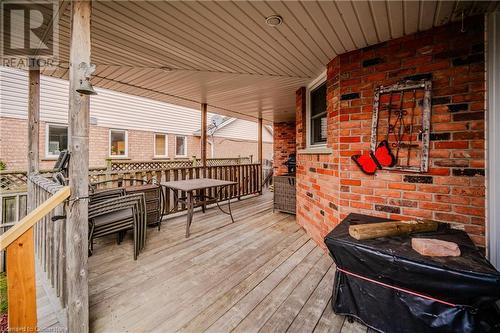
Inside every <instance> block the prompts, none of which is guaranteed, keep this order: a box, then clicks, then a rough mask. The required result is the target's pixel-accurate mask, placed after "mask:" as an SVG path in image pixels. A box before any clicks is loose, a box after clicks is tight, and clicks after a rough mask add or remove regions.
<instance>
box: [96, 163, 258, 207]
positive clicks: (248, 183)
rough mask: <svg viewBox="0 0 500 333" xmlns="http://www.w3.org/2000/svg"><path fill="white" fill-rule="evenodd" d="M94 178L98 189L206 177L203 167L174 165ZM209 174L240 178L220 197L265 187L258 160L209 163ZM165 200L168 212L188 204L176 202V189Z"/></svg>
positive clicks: (214, 176) (115, 172) (211, 192)
mask: <svg viewBox="0 0 500 333" xmlns="http://www.w3.org/2000/svg"><path fill="white" fill-rule="evenodd" d="M89 177H90V182H91V183H93V184H95V185H94V188H95V189H104V188H111V187H116V186H119V187H121V186H131V185H137V184H140V183H143V182H148V183H156V184H159V183H162V182H166V181H171V180H185V179H196V178H200V177H203V167H183V168H170V169H153V170H133V171H109V172H108V171H107V172H104V173H103V172H97V173H92V172H91V173H90V175H89ZM205 177H206V178H214V179H221V180H230V181H234V182H237V183H238V184H237V185H234V186H229V187H227V188H225V189H224V190H223V191H221V192H220V193H219V196H220V197H219V199H220V200H226V199H233V198H238V199H239V198H241V197H244V196H247V195H251V194H257V193H260V192H261V191H262V188H261V184H262V166H261V165H260V164H258V163H254V164H239V165H219V166H209V167H207V168H206V172H205ZM163 190H164V195H165V200H163V204H164V205H165V206H162V210H163V211H164V212H166V213H177V212H180V211H182V210H185V209H186V207H185V205H179V206H177V207H176V206H175V205H174V198H173V193H171V192H169V193H166V190H165V189H163ZM215 191H216V189H211V190H210V193H207V195H210V196H212V197H214V196H215V195H216V194H217V193H216V192H215ZM177 195H178V196H179V197H181V196H185V193H183V192H179V193H177Z"/></svg>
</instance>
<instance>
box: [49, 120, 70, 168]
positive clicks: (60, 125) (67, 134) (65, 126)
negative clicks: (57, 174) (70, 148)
mask: <svg viewBox="0 0 500 333" xmlns="http://www.w3.org/2000/svg"><path fill="white" fill-rule="evenodd" d="M50 127H58V128H65V129H66V136H69V132H68V130H69V128H68V125H67V124H63V123H46V124H45V159H46V160H57V159H58V158H59V154H57V155H55V154H51V153H50V151H49V134H50V133H49V132H50ZM68 139H69V137H68ZM68 141H69V140H68ZM66 149H67V147H66Z"/></svg>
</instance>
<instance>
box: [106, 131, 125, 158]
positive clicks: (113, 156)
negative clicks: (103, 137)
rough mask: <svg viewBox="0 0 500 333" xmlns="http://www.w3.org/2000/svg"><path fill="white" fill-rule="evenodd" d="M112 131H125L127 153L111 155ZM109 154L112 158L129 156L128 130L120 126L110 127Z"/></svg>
mask: <svg viewBox="0 0 500 333" xmlns="http://www.w3.org/2000/svg"><path fill="white" fill-rule="evenodd" d="M111 132H122V133H125V155H111ZM108 138H109V141H108V155H109V158H110V159H120V158H128V130H125V129H119V128H110V129H109V131H108Z"/></svg>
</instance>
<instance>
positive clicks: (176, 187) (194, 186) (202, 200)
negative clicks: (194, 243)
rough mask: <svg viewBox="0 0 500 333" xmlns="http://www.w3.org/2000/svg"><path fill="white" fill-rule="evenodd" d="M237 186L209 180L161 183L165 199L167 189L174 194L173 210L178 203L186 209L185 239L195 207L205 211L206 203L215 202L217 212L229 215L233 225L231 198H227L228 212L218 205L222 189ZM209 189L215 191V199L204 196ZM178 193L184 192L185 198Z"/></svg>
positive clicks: (222, 181) (226, 181)
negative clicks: (164, 189)
mask: <svg viewBox="0 0 500 333" xmlns="http://www.w3.org/2000/svg"><path fill="white" fill-rule="evenodd" d="M237 184H238V183H237V182H233V181H228V180H219V179H211V178H198V179H186V180H175V181H168V182H162V183H161V185H162V186H165V187H166V188H167V193H166V194H167V195H166V196H165V197H167V196H168V190H169V189H170V190H172V192H173V193H174V209H175V207H177V206H178V204H179V203H183V204H185V205H186V207H187V221H186V238H187V237H189V228H190V227H191V222H192V221H193V213H194V207H195V206H202V207H203V211H205V206H206V204H207V203H214V202H215V204H216V205H217V207H218V208H219V210H220V211H221V212H222V213H224V214H227V215H229V216H230V217H231V221H232V222H233V223H234V218H233V214H232V212H231V198H230V197H229V196H228V198H227V205H228V211H225V210H224V209H222V207H221V206H220V205H219V197H220V193H221V191H222V190H223V189H224V188H226V187H227V186H231V185H237ZM210 188H216V189H217V191H216V195H215V197H211V196H208V195H206V190H207V189H210ZM178 191H182V192H186V197H179V195H178ZM195 192H199V193H201V194H196V193H195Z"/></svg>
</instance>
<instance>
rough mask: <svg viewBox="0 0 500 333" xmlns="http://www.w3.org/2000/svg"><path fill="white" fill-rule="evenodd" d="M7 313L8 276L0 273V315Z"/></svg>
mask: <svg viewBox="0 0 500 333" xmlns="http://www.w3.org/2000/svg"><path fill="white" fill-rule="evenodd" d="M4 313H7V277H6V276H5V273H0V315H1V314H4Z"/></svg>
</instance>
